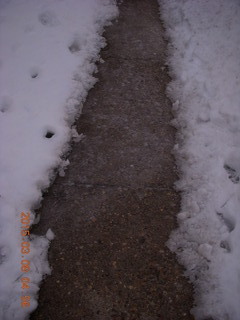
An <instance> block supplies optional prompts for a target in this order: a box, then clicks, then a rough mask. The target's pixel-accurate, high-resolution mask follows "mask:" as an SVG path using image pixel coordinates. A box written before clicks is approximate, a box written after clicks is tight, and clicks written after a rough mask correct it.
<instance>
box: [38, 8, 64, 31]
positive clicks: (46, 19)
mask: <svg viewBox="0 0 240 320" xmlns="http://www.w3.org/2000/svg"><path fill="white" fill-rule="evenodd" d="M38 20H39V22H40V23H41V24H42V25H43V26H46V27H55V26H57V25H59V21H58V19H57V16H56V14H55V13H54V12H53V11H48V10H47V11H44V12H42V13H40V14H39V16H38Z"/></svg>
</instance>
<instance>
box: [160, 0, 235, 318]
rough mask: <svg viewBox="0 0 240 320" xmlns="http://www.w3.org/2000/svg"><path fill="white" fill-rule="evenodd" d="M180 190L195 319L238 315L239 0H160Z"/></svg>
mask: <svg viewBox="0 0 240 320" xmlns="http://www.w3.org/2000/svg"><path fill="white" fill-rule="evenodd" d="M159 3H160V5H161V13H162V18H163V20H164V23H165V27H166V32H167V35H168V37H169V40H170V46H169V59H168V63H169V66H170V73H171V76H172V79H173V80H172V82H171V83H170V85H169V86H168V94H169V96H170V97H171V99H172V101H173V102H174V103H173V110H174V113H175V120H174V121H173V124H174V125H175V126H176V127H177V128H178V137H177V138H178V144H177V145H176V146H175V150H174V151H175V155H176V157H177V161H178V165H179V169H180V172H181V176H180V180H179V181H178V182H177V184H176V185H177V188H178V190H180V191H181V192H182V206H181V210H182V211H181V212H180V213H179V215H178V220H179V228H178V229H177V230H176V231H175V232H173V234H172V236H171V238H170V240H169V243H168V245H169V247H170V248H171V249H172V250H173V251H175V252H176V253H177V254H178V257H179V259H180V261H181V262H182V263H183V264H184V265H185V267H186V269H187V271H186V274H187V275H188V276H189V277H190V279H191V281H192V282H193V283H194V285H195V289H196V291H195V302H196V307H195V308H194V309H193V313H194V315H195V317H196V319H210V318H211V319H215V320H223V319H224V320H226V319H229V320H239V319H240V184H239V177H240V80H239V79H240V2H239V1H238V0H229V1H225V0H211V1H208V0H159Z"/></svg>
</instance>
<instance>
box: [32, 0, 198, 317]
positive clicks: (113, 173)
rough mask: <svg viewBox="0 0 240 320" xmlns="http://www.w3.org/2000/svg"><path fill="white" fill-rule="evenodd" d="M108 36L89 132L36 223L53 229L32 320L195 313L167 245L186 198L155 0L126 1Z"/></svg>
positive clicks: (86, 118)
mask: <svg viewBox="0 0 240 320" xmlns="http://www.w3.org/2000/svg"><path fill="white" fill-rule="evenodd" d="M104 35H105V37H106V39H107V42H108V45H107V47H106V48H105V49H104V50H102V53H101V56H102V58H103V60H104V61H105V63H103V64H100V65H99V73H98V78H99V82H98V83H97V84H96V85H95V87H94V88H93V89H92V90H91V91H90V93H89V96H88V99H87V101H86V103H85V104H84V108H83V115H82V116H81V118H80V119H79V121H78V123H77V127H78V131H79V132H80V133H83V134H84V135H85V138H84V139H83V140H82V141H81V142H79V143H77V144H75V145H74V146H73V150H72V153H71V155H70V157H69V160H70V163H71V164H70V166H69V168H68V170H67V172H66V175H65V177H58V178H57V179H56V180H55V182H54V184H53V186H52V187H51V188H50V190H49V192H48V193H47V194H46V196H45V199H44V201H43V207H42V209H41V221H40V223H39V225H38V226H37V227H35V228H34V230H33V232H35V233H38V234H42V233H44V232H46V231H47V229H48V228H51V229H52V230H53V231H54V233H55V235H56V237H55V240H54V241H53V242H52V245H51V248H50V252H49V261H50V264H51V266H52V269H53V272H52V275H51V276H49V277H47V278H46V279H45V281H44V282H43V284H42V286H41V290H40V297H39V307H38V309H37V310H36V311H35V312H34V314H32V316H31V319H32V320H56V319H57V320H63V319H64V320H65V319H67V320H108V319H109V320H110V319H111V320H157V319H161V320H181V319H185V320H187V319H193V318H192V316H191V315H190V313H189V311H190V309H191V307H192V288H191V286H190V284H189V283H188V281H187V280H186V279H185V278H184V277H183V272H184V270H183V268H182V267H181V266H179V264H178V263H177V261H176V257H175V256H174V255H173V254H172V253H171V252H170V251H169V250H168V249H167V247H166V246H165V242H166V241H167V240H168V237H169V235H170V232H171V231H172V230H173V229H174V228H175V227H176V213H177V212H178V211H179V202H180V198H179V195H178V194H177V193H176V192H175V191H174V189H173V183H174V181H176V179H177V176H176V168H175V163H174V159H173V157H172V155H171V150H172V148H173V145H174V134H175V132H174V129H173V128H172V127H171V126H170V125H169V122H170V120H171V117H172V116H171V112H170V109H171V105H170V102H169V101H168V99H167V98H166V96H165V88H166V85H167V83H168V82H169V78H168V75H167V71H166V69H165V68H164V63H165V54H166V43H165V41H164V39H163V27H162V25H161V22H160V19H159V13H158V4H157V1H155V0H127V1H124V2H123V3H122V4H121V5H120V16H119V19H118V21H116V22H114V23H113V25H112V26H110V27H108V28H107V30H106V32H105V34H104Z"/></svg>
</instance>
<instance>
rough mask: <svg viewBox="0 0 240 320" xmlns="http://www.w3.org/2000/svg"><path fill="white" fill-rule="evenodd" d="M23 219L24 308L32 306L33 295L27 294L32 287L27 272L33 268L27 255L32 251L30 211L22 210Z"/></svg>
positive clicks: (22, 267)
mask: <svg viewBox="0 0 240 320" xmlns="http://www.w3.org/2000/svg"><path fill="white" fill-rule="evenodd" d="M20 219H21V231H20V232H21V255H22V259H21V265H20V269H21V272H23V273H24V274H25V276H23V277H22V278H21V280H20V281H21V289H22V295H21V301H20V302H21V306H22V307H23V308H26V307H30V299H31V297H30V296H28V295H27V294H26V291H27V289H29V288H30V278H29V277H28V276H27V273H28V272H29V271H30V270H31V268H30V261H29V260H28V259H27V255H28V254H29V253H30V251H31V248H30V240H29V236H30V212H27V213H24V212H21V215H20Z"/></svg>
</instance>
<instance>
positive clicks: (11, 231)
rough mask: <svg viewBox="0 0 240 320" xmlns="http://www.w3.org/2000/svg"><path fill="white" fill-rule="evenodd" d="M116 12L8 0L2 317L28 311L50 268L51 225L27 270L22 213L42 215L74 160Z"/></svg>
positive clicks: (1, 43)
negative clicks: (80, 121)
mask: <svg viewBox="0 0 240 320" xmlns="http://www.w3.org/2000/svg"><path fill="white" fill-rule="evenodd" d="M116 15H117V7H116V4H115V2H114V1H111V0H41V1H39V0H0V47H1V51H0V87H1V92H0V194H1V197H0V278H1V281H0V319H1V320H14V319H15V320H16V319H17V320H21V319H26V318H28V314H29V313H30V312H31V311H32V310H34V309H35V308H36V306H37V301H36V295H37V292H38V289H39V282H40V281H41V280H42V277H43V275H44V274H49V273H50V268H49V265H48V262H47V249H48V246H49V241H50V240H51V239H53V233H52V232H51V231H50V230H49V232H48V233H47V235H46V237H37V236H31V252H30V254H28V255H27V256H25V258H27V259H29V260H30V261H31V271H30V272H28V273H27V274H22V273H21V271H20V267H21V264H20V261H21V259H22V255H21V254H20V250H21V248H20V245H21V240H22V239H21V237H20V213H21V212H22V211H23V212H28V211H30V212H31V215H32V221H33V220H34V215H35V214H34V209H36V208H37V207H38V206H39V204H40V202H41V199H42V190H43V189H45V188H47V187H48V186H49V184H50V180H51V179H52V177H53V169H54V168H57V167H60V168H61V170H62V169H63V167H64V166H65V165H67V164H68V162H66V161H65V162H64V161H63V160H62V158H61V157H62V155H63V154H64V152H66V150H67V146H68V142H69V141H70V139H71V137H74V138H76V139H77V138H78V137H77V136H78V135H77V133H76V130H74V129H71V124H72V123H73V120H74V119H75V118H76V116H77V115H79V113H80V111H81V110H80V109H81V104H82V103H83V101H84V100H85V98H86V95H87V92H88V90H89V89H90V88H91V87H92V86H93V85H94V83H95V81H96V79H95V78H94V77H93V76H92V73H93V72H94V71H95V69H96V67H95V64H94V62H95V61H96V60H97V59H98V58H99V56H98V54H99V50H100V49H101V48H102V47H103V46H104V44H105V41H104V39H103V37H102V36H101V34H102V32H103V26H104V25H106V24H107V23H109V21H110V19H112V18H114V17H115V16H116ZM62 171H63V170H62ZM56 214H57V213H56ZM53 231H54V230H53ZM22 276H28V277H29V278H30V279H31V284H30V290H29V291H27V290H24V294H25V295H31V306H30V308H22V307H21V306H20V301H21V300H20V296H21V295H22V294H21V291H22V290H21V288H20V278H21V277H22Z"/></svg>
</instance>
